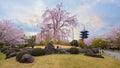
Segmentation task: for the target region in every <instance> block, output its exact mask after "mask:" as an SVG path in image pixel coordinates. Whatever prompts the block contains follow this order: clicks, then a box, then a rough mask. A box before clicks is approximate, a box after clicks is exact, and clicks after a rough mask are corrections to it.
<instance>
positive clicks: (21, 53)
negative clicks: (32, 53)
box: [16, 51, 29, 62]
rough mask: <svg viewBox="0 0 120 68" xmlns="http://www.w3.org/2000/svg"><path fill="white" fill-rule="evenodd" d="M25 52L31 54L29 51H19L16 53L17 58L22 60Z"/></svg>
mask: <svg viewBox="0 0 120 68" xmlns="http://www.w3.org/2000/svg"><path fill="white" fill-rule="evenodd" d="M24 54H29V53H28V52H27V51H21V52H19V53H18V54H17V55H16V60H17V61H19V62H20V60H21V58H22V56H23V55H24Z"/></svg>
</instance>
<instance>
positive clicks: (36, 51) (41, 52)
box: [31, 48, 44, 56]
mask: <svg viewBox="0 0 120 68" xmlns="http://www.w3.org/2000/svg"><path fill="white" fill-rule="evenodd" d="M31 55H32V56H41V55H44V49H42V48H35V49H33V50H32V51H31Z"/></svg>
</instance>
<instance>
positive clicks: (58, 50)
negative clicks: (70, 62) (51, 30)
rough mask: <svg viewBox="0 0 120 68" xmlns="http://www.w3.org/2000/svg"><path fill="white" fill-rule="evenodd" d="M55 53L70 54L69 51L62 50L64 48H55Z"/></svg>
mask: <svg viewBox="0 0 120 68" xmlns="http://www.w3.org/2000/svg"><path fill="white" fill-rule="evenodd" d="M56 53H57V54H70V53H69V52H67V51H66V50H64V49H56Z"/></svg>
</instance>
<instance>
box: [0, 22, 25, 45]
mask: <svg viewBox="0 0 120 68" xmlns="http://www.w3.org/2000/svg"><path fill="white" fill-rule="evenodd" d="M23 36H24V33H23V32H22V30H20V29H18V28H14V27H13V26H12V25H10V21H0V43H2V44H6V45H10V46H15V45H17V44H22V43H23V42H24V40H23V39H22V37H23Z"/></svg>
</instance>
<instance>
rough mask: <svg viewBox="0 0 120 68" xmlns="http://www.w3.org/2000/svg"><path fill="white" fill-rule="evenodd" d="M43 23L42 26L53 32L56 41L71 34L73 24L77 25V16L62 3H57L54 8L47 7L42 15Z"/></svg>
mask: <svg viewBox="0 0 120 68" xmlns="http://www.w3.org/2000/svg"><path fill="white" fill-rule="evenodd" d="M42 18H43V23H42V24H41V26H40V27H41V28H42V29H43V30H46V31H47V30H48V31H51V32H52V35H53V37H52V38H53V39H54V43H56V41H57V40H58V39H60V38H62V39H63V38H66V37H68V36H70V31H71V30H70V28H71V26H72V27H73V26H76V25H77V23H76V16H75V15H74V16H71V15H70V13H68V12H67V11H66V10H63V9H62V4H58V5H56V7H55V8H53V9H47V10H45V12H44V13H43V15H42Z"/></svg>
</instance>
